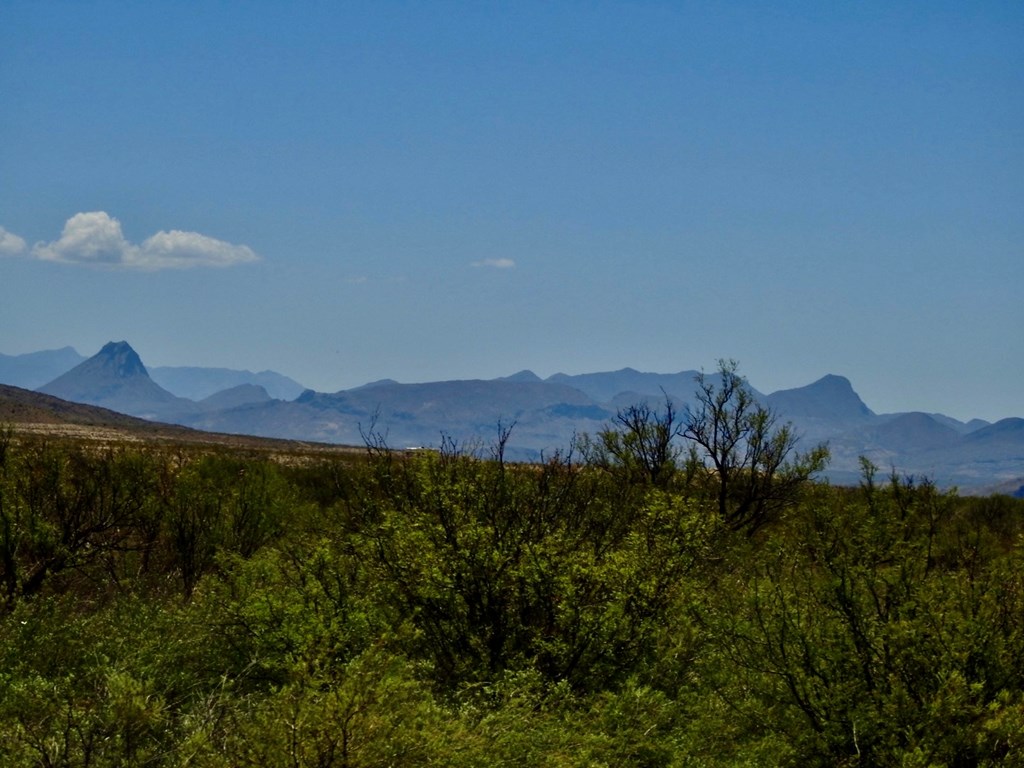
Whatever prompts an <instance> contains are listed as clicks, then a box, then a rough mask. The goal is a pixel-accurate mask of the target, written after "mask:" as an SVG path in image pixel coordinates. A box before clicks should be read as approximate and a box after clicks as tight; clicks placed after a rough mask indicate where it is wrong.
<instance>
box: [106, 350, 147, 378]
mask: <svg viewBox="0 0 1024 768" xmlns="http://www.w3.org/2000/svg"><path fill="white" fill-rule="evenodd" d="M93 359H94V360H97V361H98V362H100V363H101V364H103V365H104V367H107V368H109V369H110V370H111V371H112V372H113V373H114V374H115V375H116V376H117V377H118V378H121V379H128V378H131V377H133V376H140V375H141V376H145V377H146V378H149V372H148V371H147V370H146V366H144V365H143V364H142V358H140V357H139V355H138V353H137V352H136V351H135V350H134V349H132V347H131V344H129V343H128V342H127V341H108V342H107V343H106V344H104V345H103V348H102V349H101V350H100V351H99V352H98V353H97V354H96V355H95V356H94V358H93Z"/></svg>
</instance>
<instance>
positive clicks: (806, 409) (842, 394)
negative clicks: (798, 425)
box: [767, 373, 874, 420]
mask: <svg viewBox="0 0 1024 768" xmlns="http://www.w3.org/2000/svg"><path fill="white" fill-rule="evenodd" d="M767 399H768V403H769V405H771V406H772V408H774V409H776V410H777V411H779V412H780V413H781V415H782V416H783V417H784V418H801V417H804V418H827V419H839V420H850V419H853V420H861V419H866V418H871V417H872V416H874V413H873V412H872V410H871V409H870V408H868V407H867V406H866V405H865V404H864V401H863V400H861V399H860V395H858V394H857V393H856V392H855V391H854V389H853V385H852V384H851V383H850V380H849V379H848V378H846V377H845V376H837V375H836V374H834V373H830V374H827V375H825V376H822V377H821V378H820V379H818V380H817V381H815V382H814V383H812V384H808V385H807V386H805V387H797V388H796V389H783V390H779V391H778V392H772V393H771V394H770V395H768V398H767Z"/></svg>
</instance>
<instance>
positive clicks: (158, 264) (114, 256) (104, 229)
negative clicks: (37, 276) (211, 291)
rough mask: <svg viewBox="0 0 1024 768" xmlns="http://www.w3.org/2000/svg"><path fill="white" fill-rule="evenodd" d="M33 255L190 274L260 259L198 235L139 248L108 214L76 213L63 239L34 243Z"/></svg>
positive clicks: (164, 238)
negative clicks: (205, 268)
mask: <svg viewBox="0 0 1024 768" xmlns="http://www.w3.org/2000/svg"><path fill="white" fill-rule="evenodd" d="M32 255H33V256H34V257H35V258H37V259H42V260H43V261H56V262H60V263H62V264H90V265H94V266H105V267H110V268H115V269H138V270H145V271H151V272H152V271H156V270H160V269H188V268H191V267H230V266H232V265H234V264H243V263H245V262H248V261H257V260H259V257H258V256H257V255H256V254H255V253H254V252H253V250H252V249H251V248H249V247H248V246H245V245H234V244H232V243H227V242H225V241H223V240H217V239H215V238H212V237H207V236H206V235H201V234H199V233H198V232H182V231H180V230H176V229H175V230H171V231H170V232H164V231H160V232H157V233H156V234H155V235H153V236H152V237H149V238H147V239H146V240H144V241H143V242H142V244H141V245H135V244H134V243H131V242H129V241H128V240H127V239H125V236H124V233H123V232H122V231H121V222H119V221H118V220H117V219H115V218H113V217H112V216H110V215H108V214H107V213H105V212H104V211H93V212H90V213H76V214H75V215H74V216H72V217H71V218H70V219H68V220H67V222H66V223H65V224H64V231H63V232H62V233H61V236H60V239H59V240H55V241H53V242H52V243H36V245H35V246H33V248H32Z"/></svg>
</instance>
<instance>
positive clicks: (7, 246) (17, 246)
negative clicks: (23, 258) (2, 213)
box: [0, 227, 26, 256]
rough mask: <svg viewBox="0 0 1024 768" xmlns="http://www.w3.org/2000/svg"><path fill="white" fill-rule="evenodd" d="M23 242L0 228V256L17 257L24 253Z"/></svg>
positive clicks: (24, 246)
mask: <svg viewBox="0 0 1024 768" xmlns="http://www.w3.org/2000/svg"><path fill="white" fill-rule="evenodd" d="M25 248H26V245H25V241H24V240H23V239H21V238H20V237H18V236H17V235H16V234H14V233H13V232H8V231H7V230H6V229H4V228H3V227H0V256H17V255H19V254H22V253H24V252H25Z"/></svg>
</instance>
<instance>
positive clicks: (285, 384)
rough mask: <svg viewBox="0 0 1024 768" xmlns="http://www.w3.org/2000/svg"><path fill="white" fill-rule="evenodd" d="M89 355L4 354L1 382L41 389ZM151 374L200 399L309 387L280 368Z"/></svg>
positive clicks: (291, 393)
mask: <svg viewBox="0 0 1024 768" xmlns="http://www.w3.org/2000/svg"><path fill="white" fill-rule="evenodd" d="M87 359H88V358H86V357H84V356H82V355H80V354H79V353H78V352H77V351H76V350H75V349H74V348H72V347H63V348H61V349H50V350H43V351H40V352H28V353H26V354H22V355H4V354H0V383H2V384H7V385H9V386H12V387H21V388H22V389H39V388H40V387H43V386H45V385H47V384H49V383H50V382H52V381H53V380H54V379H56V378H58V377H59V376H61V375H63V374H65V373H67V372H68V371H70V370H71V369H72V368H74V367H75V366H77V365H79V364H81V363H83V362H85V361H86V360H87ZM147 372H148V374H149V376H150V378H151V379H152V380H153V381H154V382H156V383H157V384H159V385H160V386H161V387H163V388H164V389H166V390H167V391H168V392H170V393H171V394H173V395H176V396H178V397H184V398H187V399H189V400H195V401H197V402H198V401H200V400H203V399H205V398H207V397H210V396H211V395H213V394H216V393H217V392H222V391H224V390H227V389H231V388H233V387H237V386H240V385H242V384H254V385H257V386H261V387H263V388H264V389H265V390H267V392H268V394H270V396H271V397H276V398H278V399H280V400H294V399H295V398H296V397H298V396H299V395H301V394H302V392H303V391H304V390H305V387H304V386H303V385H302V384H300V383H299V382H297V381H295V380H294V379H292V378H289V377H288V376H285V375H283V374H280V373H277V372H276V371H260V372H259V373H253V372H252V371H246V370H237V369H234V368H203V367H199V366H155V367H152V368H148V367H147Z"/></svg>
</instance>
